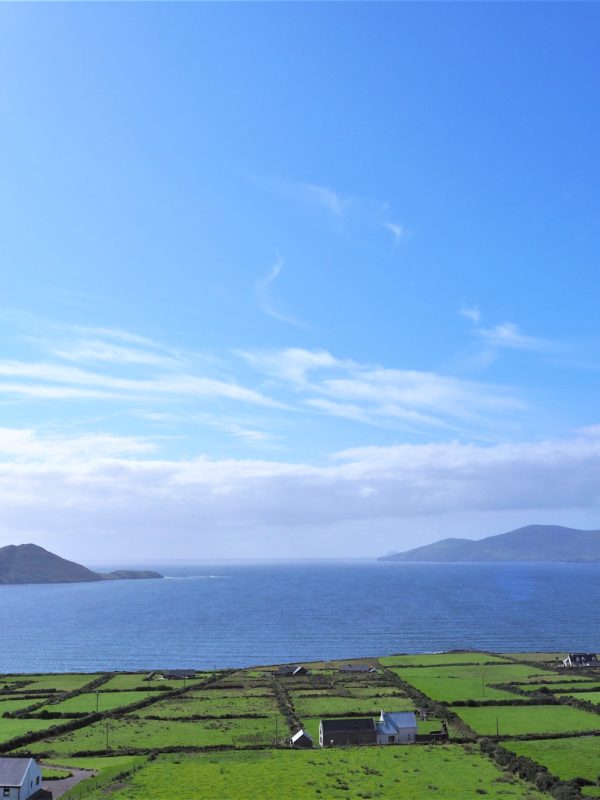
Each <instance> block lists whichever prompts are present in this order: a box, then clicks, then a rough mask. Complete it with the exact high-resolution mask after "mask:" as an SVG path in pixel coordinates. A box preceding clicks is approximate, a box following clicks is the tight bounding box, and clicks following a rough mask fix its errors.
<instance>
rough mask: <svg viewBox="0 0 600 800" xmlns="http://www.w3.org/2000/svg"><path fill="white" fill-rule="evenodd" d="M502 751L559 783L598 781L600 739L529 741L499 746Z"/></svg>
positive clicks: (595, 737)
mask: <svg viewBox="0 0 600 800" xmlns="http://www.w3.org/2000/svg"><path fill="white" fill-rule="evenodd" d="M502 745H503V747H505V748H506V749H507V750H511V751H512V752H513V753H516V754H517V755H519V756H528V757H529V758H532V759H533V760H534V761H537V762H538V764H542V766H544V767H546V768H547V769H549V770H550V772H552V773H553V774H554V775H557V776H558V777H559V778H561V779H562V780H566V781H568V780H572V779H573V778H586V779H587V780H588V781H595V780H598V779H600V739H598V737H597V736H578V737H575V738H573V739H532V740H529V741H522V742H503V743H502Z"/></svg>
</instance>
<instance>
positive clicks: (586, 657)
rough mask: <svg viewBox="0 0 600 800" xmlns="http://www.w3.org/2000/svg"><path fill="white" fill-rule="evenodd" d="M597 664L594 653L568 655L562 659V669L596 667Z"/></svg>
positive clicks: (599, 662)
mask: <svg viewBox="0 0 600 800" xmlns="http://www.w3.org/2000/svg"><path fill="white" fill-rule="evenodd" d="M599 664H600V661H598V656H597V655H596V653H569V655H568V656H567V657H566V658H563V667H597V666H598V665H599Z"/></svg>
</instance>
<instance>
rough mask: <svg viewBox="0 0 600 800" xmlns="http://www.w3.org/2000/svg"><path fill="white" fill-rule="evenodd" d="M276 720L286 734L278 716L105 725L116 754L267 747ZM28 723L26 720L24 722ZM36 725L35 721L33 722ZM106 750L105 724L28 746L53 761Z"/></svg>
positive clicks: (121, 721)
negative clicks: (80, 753) (177, 749)
mask: <svg viewBox="0 0 600 800" xmlns="http://www.w3.org/2000/svg"><path fill="white" fill-rule="evenodd" d="M276 717H277V723H278V732H279V735H280V736H283V735H285V734H286V733H287V726H286V724H285V720H284V719H283V717H281V716H280V715H278V714H273V715H272V716H271V717H269V718H267V719H224V720H221V719H219V720H201V721H193V722H188V721H185V720H181V721H179V720H176V721H173V720H167V721H163V720H148V719H135V718H133V717H121V718H119V719H111V720H110V721H109V724H108V742H109V748H110V749H111V750H113V751H115V754H118V751H120V750H121V751H122V750H128V749H137V750H160V749H161V748H165V747H211V746H215V745H236V746H240V747H241V746H247V745H251V744H261V745H265V746H266V745H270V744H271V743H272V741H273V739H274V736H275V719H276ZM28 721H30V720H28ZM33 721H34V722H37V720H33ZM105 748H106V723H105V722H103V721H102V722H96V723H94V724H93V725H88V726H87V727H85V728H80V729H78V730H76V731H71V732H70V733H66V734H63V735H61V736H57V737H54V738H52V739H46V740H43V741H40V742H36V743H35V744H32V745H29V746H28V748H27V750H28V751H31V752H34V753H50V754H51V755H52V757H53V758H54V759H55V760H56V758H57V757H63V756H68V755H69V754H73V753H77V752H80V751H84V750H85V751H89V752H90V753H93V752H98V751H103V750H105Z"/></svg>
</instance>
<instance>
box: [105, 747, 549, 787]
mask: <svg viewBox="0 0 600 800" xmlns="http://www.w3.org/2000/svg"><path fill="white" fill-rule="evenodd" d="M500 777H501V773H499V772H498V771H497V770H496V768H495V767H494V766H493V765H492V764H491V762H489V761H487V760H486V759H484V758H483V757H482V756H480V755H479V754H478V753H468V752H466V751H465V750H464V749H463V748H460V747H451V746H446V747H431V748H429V747H428V748H409V747H396V748H381V749H379V748H355V749H345V750H323V751H318V752H314V751H312V752H311V751H308V752H295V753H294V752H289V751H282V750H277V751H274V750H264V751H260V752H254V753H211V754H206V755H194V756H189V755H185V756H181V757H177V756H176V757H173V756H169V757H166V756H165V757H160V758H158V759H157V760H156V761H154V762H151V763H149V764H147V765H146V766H145V767H143V768H142V769H141V770H140V771H139V772H137V773H136V774H135V775H133V776H132V777H131V779H130V780H129V781H128V782H127V785H126V786H124V787H122V788H120V789H117V790H116V791H114V792H111V795H110V796H111V798H112V800H164V798H165V797H169V798H171V800H188V798H189V797H190V789H189V787H191V786H201V787H202V796H203V797H211V798H213V797H222V798H235V799H236V800H256V798H258V797H260V798H261V800H280V799H281V798H282V797H292V798H297V797H302V798H307V800H310V798H314V800H318V799H320V800H323V798H327V800H329V798H332V800H335V799H336V798H359V797H361V798H383V800H386V798H398V797H402V799H403V800H421V799H422V798H423V797H428V796H430V795H432V794H433V795H434V796H437V797H440V798H443V797H446V798H451V797H452V798H458V797H463V798H469V797H477V796H478V791H477V790H478V789H483V788H485V792H484V793H485V795H486V797H487V798H488V800H511V799H512V800H542V795H540V794H539V793H538V792H536V791H534V790H531V789H528V788H527V787H526V786H525V784H523V783H522V782H520V781H517V780H515V781H511V782H505V781H503V780H499V778H500ZM482 794H483V792H482ZM102 796H103V795H101V794H98V795H93V796H92V797H91V798H90V800H97V798H100V797H102ZM104 796H105V795H104Z"/></svg>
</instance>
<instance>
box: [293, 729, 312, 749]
mask: <svg viewBox="0 0 600 800" xmlns="http://www.w3.org/2000/svg"><path fill="white" fill-rule="evenodd" d="M312 746H313V740H312V736H311V735H310V733H307V731H305V730H304V729H303V728H300V730H299V731H296V733H295V734H294V735H293V736H292V747H312Z"/></svg>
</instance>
